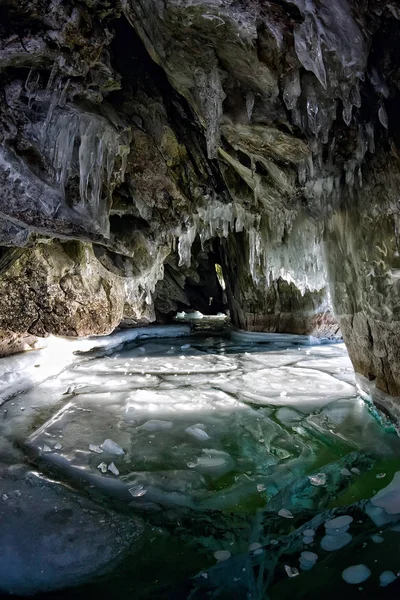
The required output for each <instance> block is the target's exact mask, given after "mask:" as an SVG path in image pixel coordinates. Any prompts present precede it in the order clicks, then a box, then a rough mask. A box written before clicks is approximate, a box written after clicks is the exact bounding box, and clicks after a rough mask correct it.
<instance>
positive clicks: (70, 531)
mask: <svg viewBox="0 0 400 600" xmlns="http://www.w3.org/2000/svg"><path fill="white" fill-rule="evenodd" d="M267 339H268V338H267ZM273 339H274V341H273V342H269V343H265V341H266V338H265V337H263V336H261V337H255V336H253V337H252V336H251V335H250V336H249V335H243V334H239V335H230V334H229V333H226V334H224V335H210V334H207V333H197V334H196V335H192V336H191V337H185V338H179V339H173V338H171V339H168V338H167V339H162V340H146V341H143V340H138V341H136V342H134V346H133V347H131V348H130V349H128V350H124V351H119V352H117V353H115V354H112V355H109V356H102V357H101V356H100V355H99V353H97V354H93V353H92V354H90V353H89V354H82V355H80V356H79V357H76V358H75V360H74V363H73V364H72V365H71V366H70V367H69V368H67V369H66V370H65V371H63V372H62V373H61V374H60V375H58V377H57V378H54V379H49V380H47V381H45V382H43V383H41V384H40V385H39V386H38V387H36V388H35V389H33V390H31V391H28V392H26V393H25V394H21V395H19V396H16V397H15V398H14V399H12V400H10V401H8V402H7V403H6V404H5V405H4V406H3V407H2V410H5V411H6V412H3V416H2V420H1V421H0V434H1V439H2V441H1V442H0V451H1V455H2V462H3V465H2V467H1V469H2V482H1V490H0V491H1V494H2V496H1V500H0V516H1V517H2V519H3V522H4V521H5V522H7V523H8V526H7V531H6V532H5V533H4V532H3V533H2V532H1V531H0V541H1V543H2V547H5V545H6V546H7V548H8V549H9V557H10V558H9V559H7V560H5V561H3V564H1V563H0V589H4V590H5V591H9V592H14V593H40V597H42V598H45V597H46V598H47V597H48V598H75V599H78V598H87V597H89V596H90V597H92V595H93V597H97V598H103V597H104V598H106V597H107V598H109V597H110V595H112V596H113V597H118V598H128V597H129V598H132V594H133V595H134V596H133V597H135V598H137V599H145V598H154V599H156V598H160V599H163V598H171V599H172V598H174V599H175V598H182V599H183V598H188V599H189V598H190V599H192V600H197V599H203V598H204V599H208V598H235V599H236V598H237V599H242V598H243V599H250V598H251V599H261V598H266V597H268V598H277V599H282V598H289V597H290V598H320V596H321V594H322V593H323V594H324V595H325V596H327V597H329V598H333V597H335V598H336V597H337V595H338V594H341V593H343V594H350V593H356V592H357V594H358V595H359V596H360V597H376V595H377V594H379V595H380V597H384V595H385V593H389V590H391V593H393V590H395V588H396V586H397V577H396V576H397V572H398V571H399V570H400V553H398V552H397V546H398V541H400V538H399V536H400V525H397V520H399V523H400V514H398V513H400V481H399V478H394V483H392V485H391V487H389V488H388V490H385V489H384V488H386V487H387V486H388V485H389V484H390V482H391V481H392V479H393V477H394V475H395V473H396V472H397V471H400V439H399V438H398V437H397V434H396V432H395V431H394V429H393V428H391V427H390V426H386V427H383V426H382V425H381V424H380V423H378V421H377V420H376V419H375V418H374V416H373V415H372V414H371V412H370V411H369V408H368V406H367V405H366V404H365V403H364V402H363V401H362V400H361V399H360V398H359V397H358V396H357V394H356V388H355V384H354V375H353V371H352V368H351V364H350V361H349V359H348V357H347V353H346V350H345V348H344V346H343V345H342V344H316V345H312V340H311V345H310V343H309V342H310V340H308V339H306V338H301V337H297V338H296V337H295V336H275V337H274V338H273ZM16 464H17V465H19V466H17V467H16V466H15V465H16ZM32 465H34V469H32ZM380 490H383V491H380ZM16 492H19V494H17V493H16ZM17 513H18V514H19V518H18V519H17V518H13V517H12V515H15V514H17ZM342 517H345V518H342ZM25 522H26V523H25ZM26 527H28V529H29V527H30V528H31V529H32V528H33V529H34V531H31V532H30V533H29V535H27V534H26V532H27V531H28V530H27V529H26ZM13 528H14V529H13ZM29 531H30V530H29ZM2 536H3V539H1V538H2ZM4 536H6V538H5V537H4ZM22 547H24V549H23V548H22ZM357 565H361V566H357ZM356 566H357V568H355V569H350V570H348V569H349V567H356ZM344 571H345V573H344V574H343V575H342V573H343V572H344ZM387 572H390V573H387ZM99 576H100V580H99V579H98V577H99ZM71 586H77V587H71ZM63 588H66V589H64V590H63ZM55 589H57V591H51V590H55ZM45 592H47V593H45ZM388 597H389V596H388Z"/></svg>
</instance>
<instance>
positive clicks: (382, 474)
mask: <svg viewBox="0 0 400 600" xmlns="http://www.w3.org/2000/svg"><path fill="white" fill-rule="evenodd" d="M384 477H386V473H378V474H377V476H376V478H377V479H383V478H384Z"/></svg>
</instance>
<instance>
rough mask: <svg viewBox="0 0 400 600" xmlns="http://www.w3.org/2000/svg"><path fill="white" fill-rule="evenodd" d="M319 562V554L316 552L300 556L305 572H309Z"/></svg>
mask: <svg viewBox="0 0 400 600" xmlns="http://www.w3.org/2000/svg"><path fill="white" fill-rule="evenodd" d="M317 560H318V554H315V552H302V553H301V554H300V561H299V562H300V567H301V569H302V570H303V571H309V570H310V569H312V567H313V566H314V565H315V563H316V562H317Z"/></svg>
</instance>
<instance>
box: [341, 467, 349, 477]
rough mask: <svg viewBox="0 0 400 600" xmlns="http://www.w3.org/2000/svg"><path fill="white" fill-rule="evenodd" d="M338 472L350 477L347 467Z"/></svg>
mask: <svg viewBox="0 0 400 600" xmlns="http://www.w3.org/2000/svg"><path fill="white" fill-rule="evenodd" d="M340 474H341V475H343V477H351V472H350V471H349V469H346V467H344V468H343V469H342V470H341V471H340Z"/></svg>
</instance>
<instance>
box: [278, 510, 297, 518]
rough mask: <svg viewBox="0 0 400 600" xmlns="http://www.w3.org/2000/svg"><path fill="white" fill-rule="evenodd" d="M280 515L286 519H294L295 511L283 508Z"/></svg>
mask: <svg viewBox="0 0 400 600" xmlns="http://www.w3.org/2000/svg"><path fill="white" fill-rule="evenodd" d="M278 515H279V516H280V517H284V518H285V519H293V513H291V512H290V510H287V509H286V508H281V510H280V511H279V512H278Z"/></svg>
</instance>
